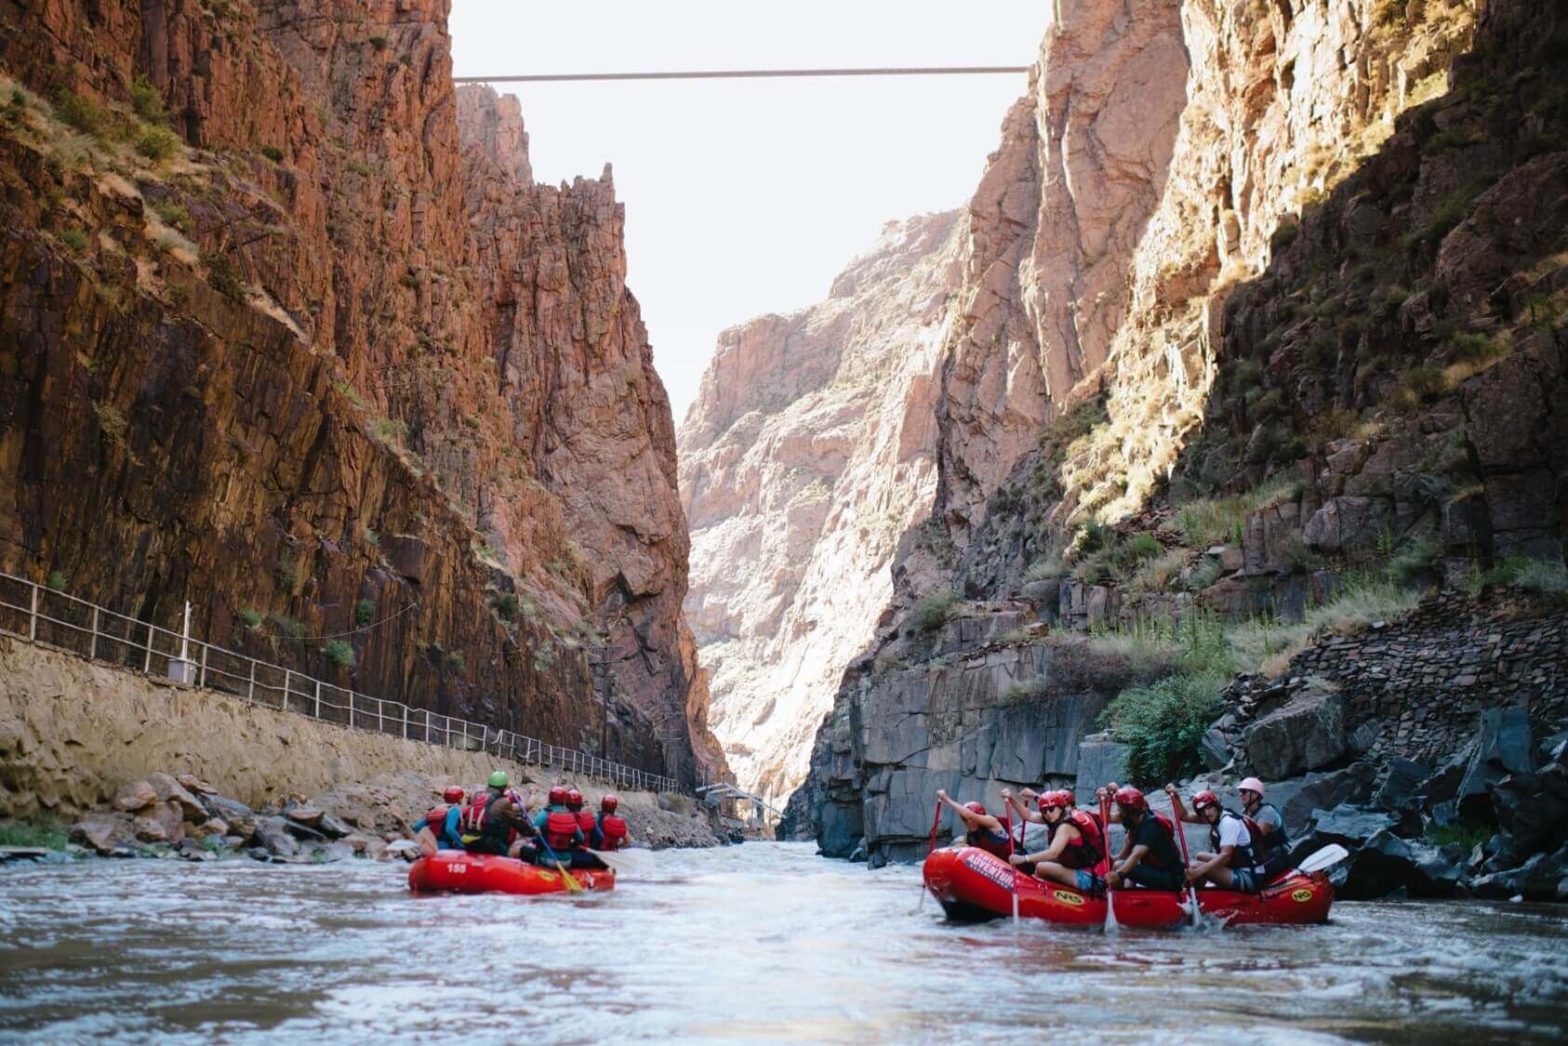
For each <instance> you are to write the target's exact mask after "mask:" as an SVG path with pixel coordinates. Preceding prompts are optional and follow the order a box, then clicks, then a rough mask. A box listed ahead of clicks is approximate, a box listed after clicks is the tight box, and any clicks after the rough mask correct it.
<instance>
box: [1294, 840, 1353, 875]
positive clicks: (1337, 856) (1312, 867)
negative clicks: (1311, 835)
mask: <svg viewBox="0 0 1568 1046" xmlns="http://www.w3.org/2000/svg"><path fill="white" fill-rule="evenodd" d="M1349 856H1350V851H1349V850H1347V849H1345V848H1344V847H1343V846H1340V845H1339V844H1338V843H1330V844H1329V845H1327V846H1325V847H1323V849H1321V850H1318V851H1317V852H1315V853H1314V854H1313V855H1312V856H1311V857H1308V858H1307V859H1306V860H1305V861H1302V862H1301V863H1300V864H1298V865H1297V866H1296V868H1297V870H1298V871H1302V872H1321V871H1322V870H1323V869H1325V868H1327V867H1329V866H1330V865H1335V864H1338V863H1339V862H1340V861H1343V860H1344V859H1345V858H1347V857H1349Z"/></svg>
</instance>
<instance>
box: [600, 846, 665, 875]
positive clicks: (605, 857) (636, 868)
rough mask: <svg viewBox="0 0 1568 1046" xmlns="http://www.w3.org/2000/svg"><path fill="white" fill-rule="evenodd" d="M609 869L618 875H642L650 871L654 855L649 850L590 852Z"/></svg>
mask: <svg viewBox="0 0 1568 1046" xmlns="http://www.w3.org/2000/svg"><path fill="white" fill-rule="evenodd" d="M588 853H591V854H593V855H594V856H595V857H597V858H598V859H599V860H601V861H603V862H604V863H605V865H606V866H607V867H610V868H614V869H615V870H616V872H617V873H619V872H625V873H626V874H627V875H641V874H642V873H644V872H646V871H647V870H648V862H649V861H651V860H652V859H653V855H652V854H651V853H649V852H648V851H647V850H589V851H588Z"/></svg>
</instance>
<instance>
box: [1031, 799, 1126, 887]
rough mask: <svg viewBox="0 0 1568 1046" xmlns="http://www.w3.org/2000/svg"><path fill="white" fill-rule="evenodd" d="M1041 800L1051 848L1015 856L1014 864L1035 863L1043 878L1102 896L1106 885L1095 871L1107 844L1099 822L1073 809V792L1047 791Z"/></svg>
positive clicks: (1037, 873) (1042, 813)
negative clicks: (1101, 833)
mask: <svg viewBox="0 0 1568 1046" xmlns="http://www.w3.org/2000/svg"><path fill="white" fill-rule="evenodd" d="M1038 798H1039V801H1040V815H1041V817H1042V818H1043V819H1044V821H1045V825H1046V831H1047V833H1048V845H1047V846H1046V848H1045V849H1044V850H1042V851H1040V852H1039V853H1032V854H1014V855H1013V857H1012V863H1013V864H1014V865H1017V866H1020V867H1027V866H1029V865H1031V864H1033V865H1034V866H1035V867H1034V875H1036V876H1037V877H1039V878H1041V879H1046V880H1049V881H1051V882H1058V883H1061V884H1062V885H1064V886H1072V887H1075V888H1077V889H1078V890H1080V891H1082V892H1083V893H1091V894H1092V893H1098V892H1099V891H1100V890H1102V889H1103V888H1104V885H1105V883H1104V880H1102V879H1101V878H1100V877H1099V876H1097V875H1095V874H1094V868H1095V866H1096V865H1098V864H1099V863H1100V859H1101V858H1102V857H1103V856H1104V846H1105V844H1104V841H1103V839H1102V838H1101V835H1100V832H1099V828H1098V824H1097V822H1096V821H1095V820H1094V819H1093V818H1091V817H1090V816H1089V815H1088V814H1087V813H1085V812H1084V811H1082V810H1072V809H1071V808H1070V807H1071V803H1070V798H1071V793H1069V792H1067V791H1066V790H1059V791H1054V792H1046V793H1045V794H1044V795H1041V796H1039V797H1038ZM1074 815H1076V818H1075V817H1074Z"/></svg>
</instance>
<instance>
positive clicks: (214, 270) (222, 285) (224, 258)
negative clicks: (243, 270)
mask: <svg viewBox="0 0 1568 1046" xmlns="http://www.w3.org/2000/svg"><path fill="white" fill-rule="evenodd" d="M203 261H205V262H206V263H207V284H208V286H210V287H211V288H212V289H213V290H215V291H217V292H218V293H219V294H221V295H223V296H224V297H225V298H227V299H229V301H231V302H233V303H234V304H236V305H243V304H245V302H246V301H247V300H249V298H250V289H249V288H247V287H246V286H245V281H244V280H243V279H241V278H240V270H239V266H237V265H235V264H234V262H233V261H231V260H230V259H229V256H228V255H226V254H217V253H214V254H211V255H208V256H207V257H206V258H204V259H203Z"/></svg>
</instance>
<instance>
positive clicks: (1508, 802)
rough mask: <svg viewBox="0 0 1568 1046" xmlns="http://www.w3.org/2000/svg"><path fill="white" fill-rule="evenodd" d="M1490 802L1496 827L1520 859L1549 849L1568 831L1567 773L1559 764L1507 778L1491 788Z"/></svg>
mask: <svg viewBox="0 0 1568 1046" xmlns="http://www.w3.org/2000/svg"><path fill="white" fill-rule="evenodd" d="M1491 799H1492V809H1493V812H1494V813H1495V814H1496V817H1497V824H1498V826H1499V827H1500V828H1501V829H1502V830H1503V832H1504V833H1505V834H1506V835H1507V836H1508V840H1509V846H1510V847H1511V849H1512V850H1513V852H1514V853H1516V854H1518V855H1519V856H1521V857H1524V856H1528V855H1530V854H1534V853H1538V852H1541V851H1544V850H1548V849H1550V848H1551V847H1552V846H1553V845H1554V844H1555V843H1558V842H1560V841H1561V840H1562V838H1563V835H1564V831H1565V830H1568V772H1565V771H1564V769H1563V766H1562V764H1561V763H1553V764H1552V765H1551V766H1548V767H1546V768H1545V769H1544V770H1541V771H1539V772H1538V773H1524V774H1511V775H1509V776H1508V777H1506V778H1504V779H1503V780H1502V781H1500V782H1498V784H1497V785H1496V786H1495V787H1494V788H1493V789H1492V793H1491Z"/></svg>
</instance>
